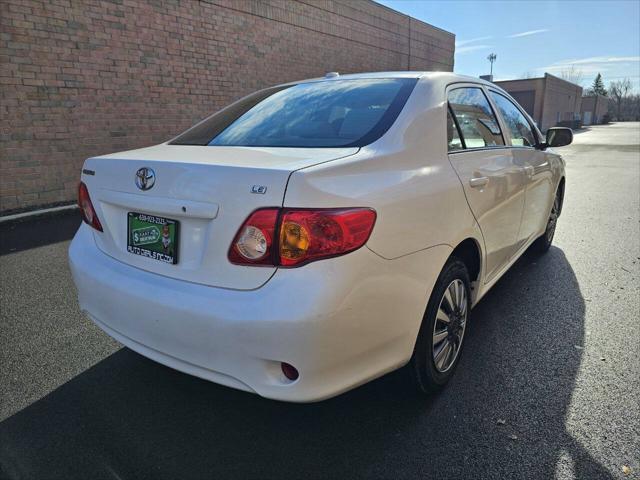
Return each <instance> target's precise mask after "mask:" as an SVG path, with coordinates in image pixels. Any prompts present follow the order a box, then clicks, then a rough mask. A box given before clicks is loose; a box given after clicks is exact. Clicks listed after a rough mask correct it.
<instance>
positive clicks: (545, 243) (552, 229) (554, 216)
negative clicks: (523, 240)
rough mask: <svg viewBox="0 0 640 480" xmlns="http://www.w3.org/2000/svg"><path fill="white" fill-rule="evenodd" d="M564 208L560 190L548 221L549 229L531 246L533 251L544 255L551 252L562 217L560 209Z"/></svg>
mask: <svg viewBox="0 0 640 480" xmlns="http://www.w3.org/2000/svg"><path fill="white" fill-rule="evenodd" d="M561 208H562V197H561V194H560V189H558V191H557V192H556V197H555V198H554V200H553V206H552V207H551V213H550V214H549V219H548V220H547V228H546V229H545V231H544V233H543V234H542V235H541V236H540V237H538V238H537V239H536V240H535V241H534V242H533V243H532V244H531V251H532V252H534V253H538V254H543V253H546V252H547V251H549V249H550V248H551V243H552V242H553V236H554V234H555V233H556V226H557V225H558V217H559V216H560V209H561Z"/></svg>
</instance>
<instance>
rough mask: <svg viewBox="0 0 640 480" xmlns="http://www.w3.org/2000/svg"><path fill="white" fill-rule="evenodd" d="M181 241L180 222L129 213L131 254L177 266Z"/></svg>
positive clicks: (128, 224) (129, 245)
mask: <svg viewBox="0 0 640 480" xmlns="http://www.w3.org/2000/svg"><path fill="white" fill-rule="evenodd" d="M165 227H166V229H165ZM165 233H167V235H165ZM179 241H180V222H179V221H178V220H174V219H172V218H166V217H162V216H159V215H152V214H148V213H141V212H127V251H128V252H129V253H131V254H133V255H139V256H142V257H146V258H150V259H152V260H156V261H159V262H163V263H168V264H170V265H176V264H177V263H178V251H179V249H178V246H179Z"/></svg>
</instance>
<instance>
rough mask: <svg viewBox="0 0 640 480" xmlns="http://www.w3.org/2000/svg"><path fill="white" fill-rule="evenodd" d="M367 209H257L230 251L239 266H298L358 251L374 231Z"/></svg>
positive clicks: (370, 211) (233, 261) (246, 222)
mask: <svg viewBox="0 0 640 480" xmlns="http://www.w3.org/2000/svg"><path fill="white" fill-rule="evenodd" d="M375 221H376V213H375V211H374V210H371V209H369V208H335V209H309V210H307V209H286V208H285V209H280V208H267V209H261V210H256V211H255V212H253V213H252V214H251V215H250V216H249V218H248V219H247V220H246V221H245V223H244V224H243V225H242V227H241V228H240V230H239V231H238V234H237V235H236V238H235V239H234V241H233V244H232V245H231V249H230V250H229V260H230V261H231V262H232V263H235V264H238V265H270V266H278V265H279V266H283V267H297V266H300V265H304V264H306V263H309V262H313V261H315V260H320V259H322V258H329V257H335V256H338V255H344V254H345V253H349V252H352V251H354V250H357V249H358V248H360V247H361V246H362V245H364V244H365V243H366V241H367V240H368V239H369V235H371V231H372V230H373V225H374V223H375Z"/></svg>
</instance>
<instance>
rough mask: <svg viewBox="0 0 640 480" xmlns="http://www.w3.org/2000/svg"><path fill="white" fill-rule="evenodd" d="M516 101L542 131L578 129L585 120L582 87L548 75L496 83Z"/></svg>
mask: <svg viewBox="0 0 640 480" xmlns="http://www.w3.org/2000/svg"><path fill="white" fill-rule="evenodd" d="M495 84H496V85H499V86H500V87H501V88H503V89H505V90H506V91H507V92H509V94H510V95H511V96H512V97H513V98H515V99H516V100H517V101H518V103H519V104H520V105H521V106H522V108H524V109H525V110H526V111H527V113H529V115H531V117H532V118H533V120H534V121H535V122H536V123H537V124H538V128H540V129H541V130H542V131H546V130H547V129H548V128H549V127H554V126H557V125H561V126H567V127H573V128H575V127H578V126H579V124H580V120H581V109H580V108H581V105H582V87H581V86H579V85H576V84H574V83H571V82H567V81H566V80H563V79H561V78H558V77H556V76H553V75H551V74H549V73H545V74H544V77H539V78H523V79H519V80H505V81H501V82H495Z"/></svg>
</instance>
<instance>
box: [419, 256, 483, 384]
mask: <svg viewBox="0 0 640 480" xmlns="http://www.w3.org/2000/svg"><path fill="white" fill-rule="evenodd" d="M470 310H471V289H470V282H469V273H468V271H467V267H466V266H465V264H464V263H463V262H462V261H461V260H459V259H458V258H456V257H451V258H450V259H449V260H448V261H447V263H446V264H445V266H444V268H443V269H442V272H441V273H440V276H439V277H438V280H437V282H436V284H435V286H434V288H433V291H432V292H431V297H430V298H429V303H428V304H427V310H426V312H425V315H424V317H423V319H422V325H421V327H420V332H419V334H418V339H417V341H416V345H415V348H414V351H413V357H412V358H411V362H410V369H411V373H412V376H413V380H414V382H415V384H416V386H417V388H418V390H419V391H421V392H422V393H433V392H436V391H438V390H440V389H441V388H442V387H443V386H444V385H446V383H447V382H448V381H449V380H450V379H451V377H452V376H453V373H454V371H455V369H456V367H457V365H458V362H459V360H460V354H461V353H462V346H463V341H464V334H465V332H466V327H467V324H468V319H469V313H470Z"/></svg>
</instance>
